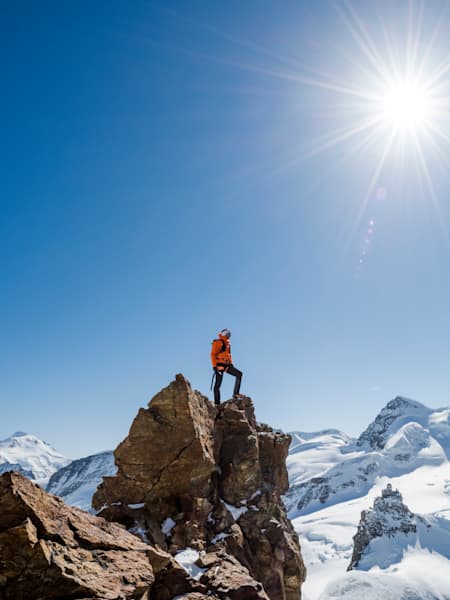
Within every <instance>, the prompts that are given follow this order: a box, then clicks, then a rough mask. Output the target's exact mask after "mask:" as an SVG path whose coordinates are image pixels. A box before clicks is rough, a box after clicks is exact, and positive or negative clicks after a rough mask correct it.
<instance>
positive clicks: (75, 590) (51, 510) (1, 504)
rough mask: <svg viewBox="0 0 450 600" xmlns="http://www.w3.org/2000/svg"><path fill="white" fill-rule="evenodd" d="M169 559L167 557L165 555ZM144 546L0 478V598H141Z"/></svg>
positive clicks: (18, 478) (24, 483) (19, 479)
mask: <svg viewBox="0 0 450 600" xmlns="http://www.w3.org/2000/svg"><path fill="white" fill-rule="evenodd" d="M169 558H170V557H169ZM154 579H155V576H154V572H153V569H152V566H151V563H150V562H149V559H148V557H147V546H146V544H144V543H142V542H141V541H140V540H139V539H138V538H137V537H135V536H133V535H131V534H129V533H128V532H127V531H125V529H124V528H123V527H121V526H120V525H116V524H113V523H109V522H107V521H105V520H104V519H99V518H96V517H93V516H91V515H89V514H87V513H85V512H83V511H80V510H77V509H75V508H70V507H68V506H66V505H65V504H64V502H63V501H62V500H60V499H59V498H56V497H54V496H50V495H49V494H46V493H45V492H44V491H43V490H41V488H39V487H38V486H37V485H36V484H34V483H32V482H31V481H29V480H28V479H26V478H25V477H23V476H22V475H20V474H18V473H6V474H4V475H2V476H1V477H0V598H1V599H2V600H13V599H14V600H33V599H39V598H45V599H46V600H49V599H52V598H55V599H56V598H88V597H89V598H98V599H100V598H101V599H103V600H106V599H111V600H114V599H122V598H123V599H125V598H130V599H131V598H133V599H137V598H142V599H144V598H147V596H146V595H145V594H146V593H147V590H148V589H149V588H150V586H151V584H152V583H153V582H154Z"/></svg>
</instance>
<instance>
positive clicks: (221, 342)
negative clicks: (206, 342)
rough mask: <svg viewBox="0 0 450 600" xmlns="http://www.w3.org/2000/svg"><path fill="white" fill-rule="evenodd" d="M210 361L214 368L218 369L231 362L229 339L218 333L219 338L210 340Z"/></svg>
mask: <svg viewBox="0 0 450 600" xmlns="http://www.w3.org/2000/svg"><path fill="white" fill-rule="evenodd" d="M211 362H212V366H213V367H214V368H216V367H217V368H219V369H220V368H221V367H222V368H223V367H227V366H230V365H232V364H233V359H232V358H231V344H230V340H229V339H228V338H226V337H225V336H223V335H221V334H220V333H219V338H218V339H217V340H213V342H212V347H211Z"/></svg>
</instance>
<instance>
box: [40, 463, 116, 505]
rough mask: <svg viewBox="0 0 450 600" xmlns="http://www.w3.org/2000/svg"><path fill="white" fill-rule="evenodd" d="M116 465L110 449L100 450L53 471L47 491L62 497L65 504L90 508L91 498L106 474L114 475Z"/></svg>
mask: <svg viewBox="0 0 450 600" xmlns="http://www.w3.org/2000/svg"><path fill="white" fill-rule="evenodd" d="M116 471H117V467H116V466H115V464H114V455H113V453H112V452H111V451H107V452H100V453H99V454H93V455H92V456H87V457H85V458H80V459H78V460H74V461H72V462H71V463H70V464H68V465H67V466H65V467H63V468H62V469H60V470H59V471H57V472H56V473H54V474H53V475H52V476H51V478H50V481H49V482H48V485H47V492H50V494H55V495H56V496H60V497H61V498H63V499H64V501H65V502H66V503H67V504H70V505H72V506H77V507H78V508H82V509H83V510H87V511H89V510H91V499H92V496H93V494H94V492H95V490H96V489H97V487H98V485H99V484H100V483H101V481H102V477H105V476H106V475H115V474H116Z"/></svg>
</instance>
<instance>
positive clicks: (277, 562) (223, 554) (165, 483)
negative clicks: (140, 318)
mask: <svg viewBox="0 0 450 600" xmlns="http://www.w3.org/2000/svg"><path fill="white" fill-rule="evenodd" d="M289 443H290V436H288V435H286V434H283V433H280V432H275V431H273V430H272V429H271V428H270V427H268V426H266V425H260V424H258V423H257V422H256V419H255V413H254V407H253V403H252V401H251V399H250V398H245V397H244V398H242V399H239V400H230V401H228V402H225V403H224V404H222V405H221V406H220V407H219V408H218V409H217V408H216V407H215V406H213V405H212V404H211V403H210V402H209V400H208V399H207V398H206V397H205V396H202V395H201V394H200V393H199V392H196V391H193V390H192V388H191V386H190V384H189V382H188V381H187V380H186V379H185V378H184V377H183V376H182V375H177V376H176V379H175V381H173V382H172V383H171V384H170V385H169V386H168V387H166V388H165V389H163V390H162V391H161V392H159V393H158V394H157V395H156V396H155V397H154V398H153V399H152V400H151V402H150V403H149V405H148V408H147V409H141V410H140V411H139V413H138V415H137V416H136V418H135V420H134V422H133V424H132V426H131V429H130V432H129V435H128V436H127V438H126V439H125V440H124V441H123V442H122V443H121V444H119V446H118V447H117V449H116V451H115V453H114V454H115V460H116V464H117V467H118V472H117V475H116V476H115V477H106V478H105V479H104V481H103V483H102V484H101V485H100V487H99V488H98V490H97V492H96V494H95V495H94V499H93V506H94V508H96V509H97V510H99V511H100V514H101V515H102V516H104V517H105V518H107V519H108V520H112V521H119V522H121V523H123V524H124V525H126V527H127V528H128V529H129V530H131V531H136V532H139V533H140V535H141V536H142V537H143V539H146V540H148V541H149V542H150V543H152V544H158V545H159V546H160V547H162V548H163V549H165V550H168V551H169V552H170V553H172V554H173V555H175V556H176V555H177V553H178V552H180V551H182V550H184V549H186V548H193V549H195V550H196V551H198V552H200V553H202V558H201V559H200V560H199V563H198V564H202V565H206V566H204V567H203V568H204V569H205V572H204V574H203V576H202V578H201V581H202V582H203V583H205V584H206V585H208V586H210V587H209V588H208V589H210V591H212V592H214V590H216V589H217V585H218V583H217V577H218V575H217V573H220V572H221V566H220V565H222V566H224V565H228V567H227V568H228V569H230V568H231V567H230V564H231V565H234V566H233V567H232V569H234V570H236V568H237V567H238V566H239V568H240V569H244V570H245V571H246V572H247V575H246V577H250V578H253V579H254V580H256V582H260V584H262V585H261V590H260V591H259V592H258V593H259V594H260V596H255V597H258V598H260V597H261V598H262V597H263V596H262V594H265V593H267V595H268V597H269V598H270V599H271V600H298V598H299V595H300V588H301V584H302V582H303V580H304V578H305V568H304V565H303V562H302V559H301V554H300V548H299V544H298V538H297V535H296V534H295V532H294V530H293V528H292V525H291V523H290V522H289V520H288V519H287V517H286V513H285V509H284V506H283V503H282V500H281V495H282V494H283V493H285V492H286V490H287V488H288V477H287V470H286V464H285V461H286V456H287V453H288V448H289ZM213 567H214V568H213ZM223 577H224V578H225V579H226V577H228V576H226V575H225V571H224V575H223ZM219 579H220V577H219ZM214 582H215V583H214ZM222 584H224V580H223V581H222ZM228 597H229V596H227V598H228ZM230 597H231V596H230ZM233 597H234V596H233ZM236 597H237V596H236ZM242 597H243V598H244V597H245V598H247V597H248V598H251V597H253V596H251V595H247V596H245V595H244V596H242Z"/></svg>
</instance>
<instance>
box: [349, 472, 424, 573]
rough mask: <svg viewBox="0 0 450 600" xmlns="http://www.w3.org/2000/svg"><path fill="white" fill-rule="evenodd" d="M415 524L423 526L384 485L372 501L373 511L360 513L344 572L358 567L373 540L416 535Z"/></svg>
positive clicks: (401, 500) (388, 486) (396, 493)
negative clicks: (350, 556) (348, 561)
mask: <svg viewBox="0 0 450 600" xmlns="http://www.w3.org/2000/svg"><path fill="white" fill-rule="evenodd" d="M417 521H420V522H421V523H425V521H424V519H423V518H422V517H420V516H418V515H415V514H414V513H412V512H411V511H410V510H409V508H408V507H407V506H406V505H405V504H403V498H402V495H401V493H400V492H399V491H398V490H394V489H393V488H392V485H391V484H390V483H388V484H387V486H386V488H385V489H384V490H382V492H381V496H378V497H377V498H375V501H374V504H373V508H371V509H369V510H363V511H362V513H361V520H360V522H359V525H358V530H357V532H356V535H355V536H354V537H353V542H354V547H353V555H352V559H351V562H350V565H349V566H348V569H347V570H348V571H351V570H352V569H355V568H357V567H358V566H359V565H360V562H361V559H362V557H363V555H364V554H365V553H367V551H368V548H369V546H370V544H371V542H372V541H373V540H377V539H378V540H379V539H381V538H383V537H387V538H392V537H394V536H396V535H397V534H403V535H405V536H407V535H408V534H410V533H416V532H417Z"/></svg>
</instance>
